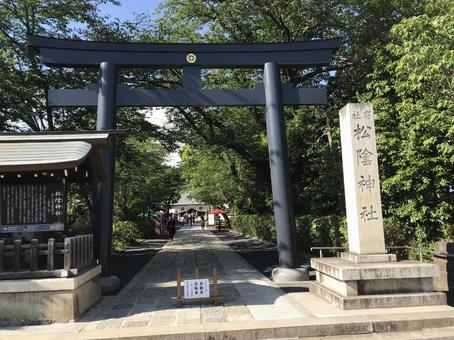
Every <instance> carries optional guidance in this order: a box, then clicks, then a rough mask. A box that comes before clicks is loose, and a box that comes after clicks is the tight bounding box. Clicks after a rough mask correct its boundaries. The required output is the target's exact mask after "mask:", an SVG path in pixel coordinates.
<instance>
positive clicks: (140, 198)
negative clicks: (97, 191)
mask: <svg viewBox="0 0 454 340" xmlns="http://www.w3.org/2000/svg"><path fill="white" fill-rule="evenodd" d="M120 152H121V154H122V157H119V159H118V161H117V166H116V169H115V215H116V216H117V218H119V219H121V220H134V219H136V218H137V216H138V215H139V214H141V213H148V212H150V211H152V210H154V209H157V208H158V207H165V208H166V209H167V210H168V209H169V207H170V203H171V202H174V201H175V200H177V199H178V198H179V194H180V191H181V189H182V183H181V179H180V176H179V174H178V172H177V171H176V170H175V168H172V167H170V166H168V165H165V157H166V155H167V152H166V151H165V149H164V148H163V147H162V146H161V145H160V144H158V143H157V142H156V141H155V140H153V139H152V138H147V139H144V140H138V139H137V138H136V137H132V136H131V137H128V138H127V139H126V140H125V141H124V142H123V143H122V145H121V149H120Z"/></svg>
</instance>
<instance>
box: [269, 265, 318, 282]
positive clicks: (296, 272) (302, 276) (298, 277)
mask: <svg viewBox="0 0 454 340" xmlns="http://www.w3.org/2000/svg"><path fill="white" fill-rule="evenodd" d="M271 277H272V278H273V281H274V282H294V281H308V280H309V272H308V271H307V270H306V269H304V268H294V269H290V268H281V267H277V268H274V269H273V272H272V273H271Z"/></svg>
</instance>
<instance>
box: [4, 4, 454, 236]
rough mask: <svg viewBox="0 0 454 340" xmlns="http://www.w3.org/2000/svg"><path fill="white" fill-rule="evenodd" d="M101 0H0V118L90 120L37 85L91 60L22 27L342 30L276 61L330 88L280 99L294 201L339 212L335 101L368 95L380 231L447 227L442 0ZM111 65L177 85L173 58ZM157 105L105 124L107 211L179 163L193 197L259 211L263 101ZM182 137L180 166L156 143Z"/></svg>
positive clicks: (168, 175)
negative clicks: (329, 49)
mask: <svg viewBox="0 0 454 340" xmlns="http://www.w3.org/2000/svg"><path fill="white" fill-rule="evenodd" d="M105 2H107V0H104V1H102V0H97V1H95V0H93V1H88V0H85V1H84V0H79V1H44V0H41V1H40V0H35V1H26V0H5V1H3V2H2V3H1V7H0V44H1V47H2V49H1V52H0V54H1V58H0V112H1V116H0V124H2V130H3V131H8V130H17V129H20V130H35V131H38V130H42V129H51V130H52V129H60V130H64V129H69V130H73V129H92V128H94V126H95V112H94V110H92V109H86V108H80V109H71V110H70V109H61V110H50V109H49V108H47V107H46V91H47V90H48V89H49V88H52V87H56V88H64V87H74V88H83V87H85V86H87V85H88V84H90V83H96V82H98V81H99V76H98V73H97V71H96V70H71V69H49V68H46V67H44V66H43V65H41V64H40V63H39V60H38V58H37V55H36V51H33V50H29V49H27V48H26V46H25V36H26V34H27V33H32V34H41V35H45V36H52V37H71V38H87V39H93V40H96V39H98V40H110V41H139V42H212V43H219V42H229V43H240V42H248V43H255V42H294V41H307V40H313V39H326V38H332V37H342V38H343V44H342V47H341V49H340V50H339V51H338V52H337V53H336V54H335V56H334V58H333V61H332V63H331V64H330V65H328V66H325V67H313V68H307V69H303V70H301V69H296V68H295V69H293V68H290V69H285V70H283V71H282V75H281V76H282V80H283V82H286V83H290V84H292V86H295V87H303V86H313V87H327V88H328V94H329V105H328V106H326V107H313V106H305V107H298V108H294V107H286V108H285V121H286V126H287V139H288V143H289V156H290V172H291V180H292V182H291V184H292V191H293V201H294V205H295V212H296V214H297V215H300V216H309V215H310V216H315V217H317V216H318V217H323V216H333V215H334V216H337V217H339V219H341V218H342V216H344V215H345V202H344V195H343V183H342V166H341V155H340V137H339V128H338V110H339V109H340V108H341V107H343V106H344V105H345V104H346V103H348V102H356V101H360V100H363V101H365V100H367V101H371V102H372V103H373V105H374V108H375V112H376V127H377V138H378V150H379V153H380V154H379V163H380V177H381V180H382V190H383V207H384V213H385V217H386V218H387V221H388V226H389V228H390V230H397V232H399V231H403V235H404V237H403V238H398V239H399V241H400V242H403V243H407V244H408V243H416V244H421V245H422V244H427V243H429V242H432V241H433V240H436V239H438V238H442V237H449V235H450V233H451V232H450V230H452V228H453V220H452V219H453V204H452V203H453V191H454V189H453V183H454V178H453V176H454V174H453V171H452V169H453V161H454V157H453V129H454V127H453V125H454V124H453V117H454V114H453V97H454V91H453V82H454V80H453V79H454V77H453V69H454V67H453V64H454V49H453V38H452V37H453V36H454V34H453V33H454V28H453V22H454V20H453V12H454V9H453V5H452V1H449V0H423V1H421V0H390V1H386V2H383V1H375V0H366V1H359V0H347V1H345V0H327V1H316V0H299V1H288V0H285V1H284V0H261V1H258V0H241V1H239V0H231V1H216V0H192V1H181V0H167V1H165V2H163V3H162V4H161V6H160V8H159V13H157V17H150V16H147V15H143V14H142V15H139V16H137V18H136V19H135V20H132V21H130V22H129V21H128V22H120V21H118V20H115V19H111V18H107V17H103V16H102V15H101V14H100V13H99V10H98V7H99V5H100V4H101V3H105ZM109 2H112V3H116V1H109ZM202 74H203V87H205V88H251V87H254V86H256V85H258V84H261V83H262V70H257V69H242V70H237V69H227V70H224V69H222V70H220V69H210V70H203V72H202ZM119 79H120V81H121V82H122V83H124V84H127V85H129V86H133V87H134V86H139V85H140V86H141V87H149V88H151V87H165V88H174V87H179V86H181V84H182V72H181V70H177V69H175V70H137V69H127V70H121V72H120V74H119ZM166 114H167V116H168V119H169V122H168V124H167V126H166V128H165V129H163V128H160V127H158V126H155V125H153V124H151V123H149V122H148V121H147V119H146V116H147V114H146V110H138V109H133V108H125V109H121V110H119V127H124V128H128V129H130V131H131V133H130V137H129V138H128V139H125V140H123V141H120V144H119V152H118V163H117V169H118V171H119V173H118V178H117V191H116V207H117V213H118V215H119V216H122V217H124V218H130V216H132V215H134V214H135V213H136V212H138V211H141V210H144V209H148V208H149V207H150V206H151V205H153V204H155V203H157V202H158V201H159V204H162V205H168V202H169V200H172V198H173V196H175V195H177V194H176V191H177V190H176V189H175V186H176V187H178V188H180V189H181V188H182V184H181V178H182V180H183V181H184V182H185V185H186V186H187V188H188V189H189V190H190V191H191V194H192V196H194V197H195V198H197V199H199V200H202V201H205V202H209V203H212V204H213V205H219V204H223V203H228V204H229V205H230V207H231V210H232V211H233V212H234V213H236V214H271V212H272V199H271V189H270V178H269V165H268V153H267V140H266V128H265V114H264V108H263V107H243V108H226V107H221V108H195V107H189V108H183V107H181V108H180V107H178V108H173V109H170V108H169V109H167V111H166ZM181 145H184V147H183V148H182V149H181V157H182V163H181V167H180V168H178V169H176V168H172V167H169V166H166V165H165V164H164V163H163V162H164V158H165V155H166V154H167V153H168V152H169V151H174V150H176V149H178V148H180V146H181ZM162 183H164V184H162ZM174 184H176V185H174ZM167 189H168V190H167ZM158 196H159V197H158ZM128 216H129V217H128ZM333 220H334V219H333ZM335 220H338V219H335ZM334 234H336V235H337V231H336V232H335V233H334ZM451 235H452V234H451ZM399 237H400V236H399Z"/></svg>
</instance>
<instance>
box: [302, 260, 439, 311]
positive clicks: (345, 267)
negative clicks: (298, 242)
mask: <svg viewBox="0 0 454 340" xmlns="http://www.w3.org/2000/svg"><path fill="white" fill-rule="evenodd" d="M311 266H312V268H314V269H315V270H317V273H316V275H317V282H311V285H310V288H309V290H310V292H311V293H313V294H315V295H318V296H319V297H321V298H323V299H325V300H327V301H329V302H331V303H332V304H334V305H336V306H337V307H339V308H341V309H363V308H391V307H410V306H422V305H442V304H446V295H445V294H444V293H439V292H435V291H434V287H433V277H435V276H437V275H438V268H437V266H435V265H433V264H431V263H422V262H418V261H402V262H393V261H392V260H389V261H388V262H370V263H367V262H359V263H355V262H352V261H347V260H346V259H345V258H338V257H330V258H318V259H312V260H311Z"/></svg>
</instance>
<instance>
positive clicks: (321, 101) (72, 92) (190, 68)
mask: <svg viewBox="0 0 454 340" xmlns="http://www.w3.org/2000/svg"><path fill="white" fill-rule="evenodd" d="M28 41H29V45H30V46H32V47H37V48H39V49H40V55H41V61H42V62H44V63H45V64H46V65H49V66H69V67H100V68H101V82H100V86H99V90H98V89H97V88H96V87H91V88H89V89H86V90H80V89H62V90H50V91H49V92H48V105H49V106H51V107H80V106H97V107H98V116H97V129H98V130H106V129H115V128H116V108H117V107H119V106H120V107H127V106H139V107H140V106H142V107H166V106H183V107H184V106H186V107H188V106H189V107H191V106H206V107H209V106H260V105H266V126H267V135H268V150H269V160H270V172H271V184H272V191H273V206H274V216H275V220H276V236H277V242H278V244H277V246H278V250H279V268H277V269H275V270H274V271H273V279H274V280H275V281H295V280H307V279H308V278H309V275H308V273H307V272H306V271H305V270H303V269H302V268H300V267H299V263H298V251H297V245H296V237H295V219H294V215H293V205H292V201H291V195H290V175H289V169H288V164H289V159H288V150H287V141H286V134H285V121H284V110H283V106H284V105H326V104H327V93H326V89H322V88H295V87H289V86H286V87H282V86H281V80H280V68H281V67H301V66H310V67H317V66H321V65H327V64H329V62H330V59H331V55H332V53H333V52H334V51H335V50H337V49H338V48H339V46H340V44H341V39H330V40H313V41H307V42H295V43H288V44H287V43H272V44H140V43H108V42H90V41H75V40H60V39H51V38H44V37H37V36H29V37H28ZM119 67H148V68H155V69H175V68H177V69H182V70H183V87H182V88H177V89H132V88H128V87H126V86H121V85H120V86H117V76H116V75H117V68H119ZM204 68H205V69H206V68H264V89H263V88H262V87H256V88H254V89H233V90H231V89H229V90H224V89H203V88H202V80H201V70H202V69H204ZM102 160H103V163H104V167H105V169H106V175H107V179H106V180H105V181H103V182H102V183H101V184H99V185H98V187H97V188H96V193H95V203H94V215H95V216H94V217H95V218H94V225H95V226H96V228H95V230H94V235H95V243H96V245H97V247H96V250H98V251H97V254H95V255H98V256H99V258H100V260H101V264H102V275H103V277H104V279H103V282H104V284H106V285H108V286H109V288H110V289H112V286H115V285H116V284H117V283H118V279H116V278H115V277H113V276H112V268H111V246H112V211H113V192H114V191H113V189H114V187H113V184H114V167H115V152H114V151H110V152H103V154H102Z"/></svg>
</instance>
